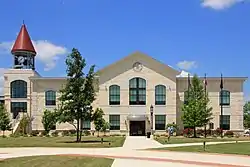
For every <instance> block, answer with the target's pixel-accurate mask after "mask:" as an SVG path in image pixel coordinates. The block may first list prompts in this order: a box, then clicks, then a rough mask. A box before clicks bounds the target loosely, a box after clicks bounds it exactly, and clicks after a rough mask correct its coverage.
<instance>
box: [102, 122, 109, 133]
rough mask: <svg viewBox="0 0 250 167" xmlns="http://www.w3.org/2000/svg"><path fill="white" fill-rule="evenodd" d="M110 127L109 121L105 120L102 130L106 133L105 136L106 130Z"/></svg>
mask: <svg viewBox="0 0 250 167" xmlns="http://www.w3.org/2000/svg"><path fill="white" fill-rule="evenodd" d="M109 128H110V125H109V123H108V122H107V121H105V120H104V124H103V127H102V131H103V133H104V136H106V132H107V130H108V129H109Z"/></svg>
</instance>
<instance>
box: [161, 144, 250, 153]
mask: <svg viewBox="0 0 250 167" xmlns="http://www.w3.org/2000/svg"><path fill="white" fill-rule="evenodd" d="M156 150H169V151H182V152H207V153H220V154H241V155H250V142H249V143H248V142H244V143H230V144H229V143H226V144H216V145H206V149H205V151H204V148H203V146H185V147H169V148H157V149H156Z"/></svg>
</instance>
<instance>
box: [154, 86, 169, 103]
mask: <svg viewBox="0 0 250 167" xmlns="http://www.w3.org/2000/svg"><path fill="white" fill-rule="evenodd" d="M166 90H167V89H166V86H165V85H156V86H155V105H166ZM157 99H163V100H162V101H160V100H159V101H158V100H157Z"/></svg>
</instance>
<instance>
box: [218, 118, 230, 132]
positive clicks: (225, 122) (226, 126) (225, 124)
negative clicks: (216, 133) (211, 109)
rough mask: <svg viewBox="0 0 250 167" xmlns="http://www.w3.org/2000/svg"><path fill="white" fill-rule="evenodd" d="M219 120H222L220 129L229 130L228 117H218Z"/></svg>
mask: <svg viewBox="0 0 250 167" xmlns="http://www.w3.org/2000/svg"><path fill="white" fill-rule="evenodd" d="M220 119H222V129H223V130H230V115H220Z"/></svg>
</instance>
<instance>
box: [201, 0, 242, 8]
mask: <svg viewBox="0 0 250 167" xmlns="http://www.w3.org/2000/svg"><path fill="white" fill-rule="evenodd" d="M244 1H245V0H202V6H203V7H209V8H213V9H215V10H222V9H225V8H229V7H231V6H233V5H235V4H236V3H239V2H244Z"/></svg>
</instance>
